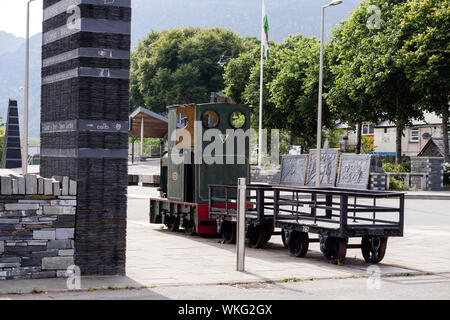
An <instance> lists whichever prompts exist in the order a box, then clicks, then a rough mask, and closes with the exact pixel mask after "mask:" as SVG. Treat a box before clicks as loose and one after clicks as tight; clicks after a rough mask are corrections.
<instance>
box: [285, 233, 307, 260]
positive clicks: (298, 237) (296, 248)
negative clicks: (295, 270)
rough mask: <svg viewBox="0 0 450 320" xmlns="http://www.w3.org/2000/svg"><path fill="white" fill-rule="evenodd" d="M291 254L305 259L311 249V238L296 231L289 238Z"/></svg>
mask: <svg viewBox="0 0 450 320" xmlns="http://www.w3.org/2000/svg"><path fill="white" fill-rule="evenodd" d="M288 248H289V252H290V253H291V256H294V257H298V258H304V257H306V255H307V253H308V249H309V237H308V234H307V233H305V232H298V231H294V232H292V234H291V235H290V237H289V243H288Z"/></svg>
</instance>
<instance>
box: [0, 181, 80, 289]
mask: <svg viewBox="0 0 450 320" xmlns="http://www.w3.org/2000/svg"><path fill="white" fill-rule="evenodd" d="M0 182H1V183H0V280H13V279H40V278H55V277H68V276H70V275H71V274H72V273H71V271H70V270H68V268H69V267H70V266H72V265H73V264H74V236H75V213H76V205H77V198H76V182H75V181H71V180H70V179H69V178H68V177H61V179H59V180H57V179H56V178H55V179H44V178H41V177H38V176H36V175H32V174H29V175H25V176H21V175H20V176H14V177H11V176H2V177H0Z"/></svg>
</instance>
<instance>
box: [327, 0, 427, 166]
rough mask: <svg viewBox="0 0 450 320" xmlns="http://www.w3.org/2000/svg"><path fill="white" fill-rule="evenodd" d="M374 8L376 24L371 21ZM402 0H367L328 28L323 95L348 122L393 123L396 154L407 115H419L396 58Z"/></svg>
mask: <svg viewBox="0 0 450 320" xmlns="http://www.w3.org/2000/svg"><path fill="white" fill-rule="evenodd" d="M373 8H377V11H378V12H379V16H378V17H375V19H379V21H377V22H378V23H373V19H374V17H373V15H374V10H373ZM405 10H407V6H406V0H367V1H364V2H362V3H361V5H360V7H359V8H358V9H356V10H355V11H353V12H352V15H351V17H350V18H349V19H348V20H346V21H344V22H343V23H342V24H341V25H340V26H339V27H338V28H337V29H336V30H335V32H334V34H333V40H332V47H333V48H334V59H335V65H334V66H333V67H332V69H333V73H334V74H335V84H334V86H333V89H332V90H331V94H330V95H329V97H328V99H329V101H330V100H331V101H332V103H333V104H334V106H335V108H336V109H337V110H338V114H340V115H341V117H344V118H345V115H346V114H348V115H350V116H349V120H350V121H349V122H360V121H362V120H366V121H367V120H369V121H376V120H379V119H381V118H383V119H385V120H389V121H391V122H393V123H395V124H396V126H397V158H398V159H399V158H400V157H401V136H402V134H403V131H404V129H405V128H406V127H407V126H408V125H409V124H411V121H412V120H413V119H420V118H422V117H423V110H422V109H421V108H420V106H419V104H418V100H419V96H418V94H417V93H416V92H415V91H414V90H413V89H412V84H411V81H410V80H409V79H408V77H407V76H406V73H405V71H404V69H403V68H401V67H399V66H398V64H397V63H396V57H397V56H398V55H399V54H400V50H401V49H402V47H403V41H402V39H401V37H400V28H399V26H400V23H401V19H402V17H403V15H404V12H405Z"/></svg>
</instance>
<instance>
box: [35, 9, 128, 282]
mask: <svg viewBox="0 0 450 320" xmlns="http://www.w3.org/2000/svg"><path fill="white" fill-rule="evenodd" d="M130 32H131V3H130V0H107V1H106V0H60V1H58V0H44V22H43V44H42V45H43V46H42V101H41V105H42V106H41V113H42V114H41V122H42V123H41V128H42V130H41V175H42V176H44V177H49V178H50V177H52V176H69V177H70V178H71V179H74V180H77V181H78V190H77V193H78V195H77V196H78V198H77V201H78V202H77V213H76V231H75V264H76V265H77V266H79V267H80V268H81V271H82V274H84V275H121V274H124V273H125V249H126V248H125V246H126V243H125V238H126V212H127V197H126V193H127V182H128V176H127V159H128V110H129V66H130Z"/></svg>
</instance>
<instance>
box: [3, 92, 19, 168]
mask: <svg viewBox="0 0 450 320" xmlns="http://www.w3.org/2000/svg"><path fill="white" fill-rule="evenodd" d="M21 167H22V150H21V149H20V129H19V109H18V108H17V101H16V100H11V99H10V100H9V104H8V117H7V120H6V130H5V140H4V143H3V155H2V168H3V169H16V168H21Z"/></svg>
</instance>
